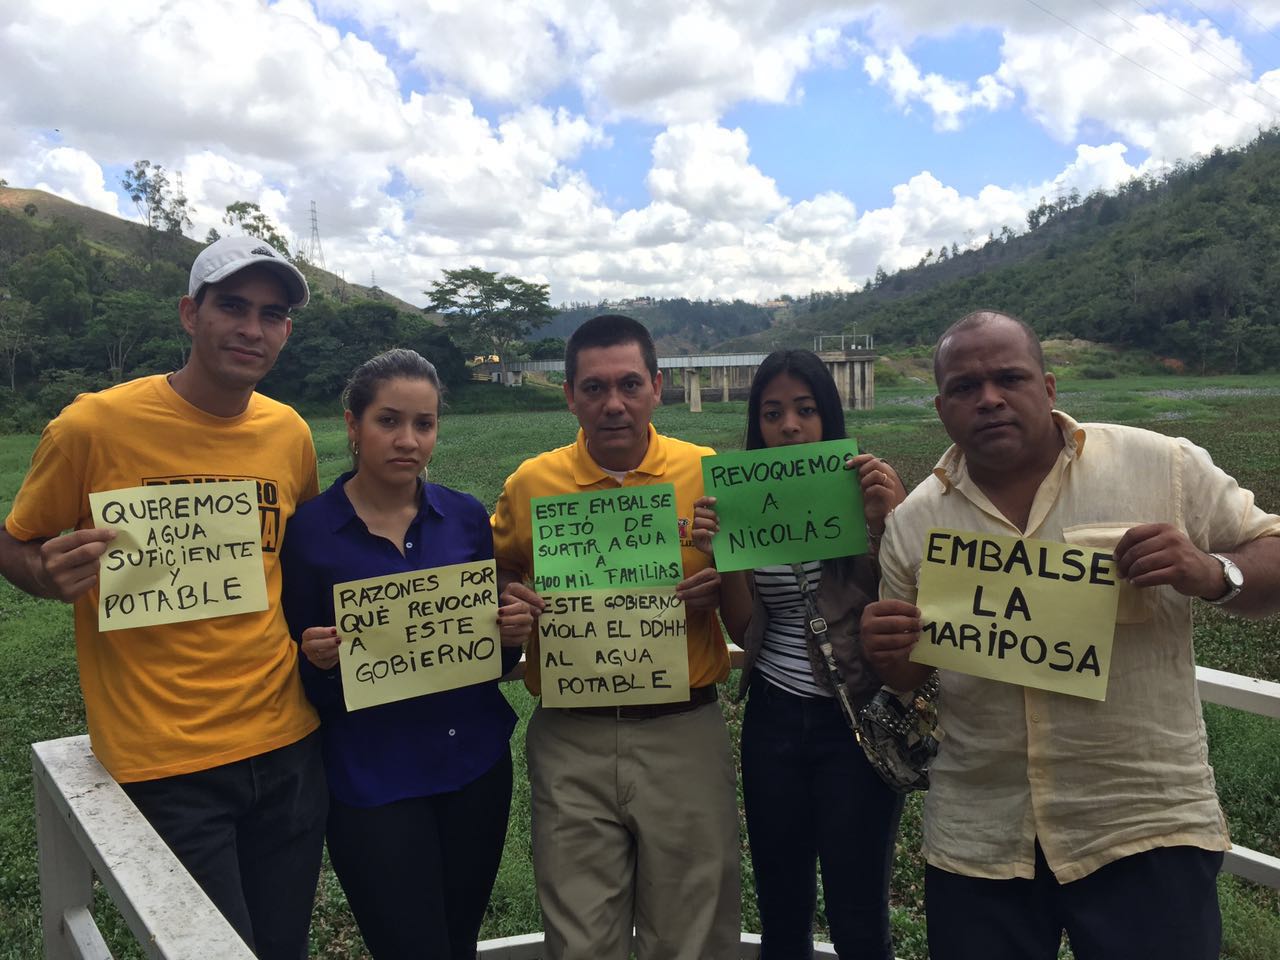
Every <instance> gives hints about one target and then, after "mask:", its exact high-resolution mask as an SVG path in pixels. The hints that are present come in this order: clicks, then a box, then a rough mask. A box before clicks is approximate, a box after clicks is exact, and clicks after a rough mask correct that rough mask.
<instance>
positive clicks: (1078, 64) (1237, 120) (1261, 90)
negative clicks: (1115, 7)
mask: <svg viewBox="0 0 1280 960" xmlns="http://www.w3.org/2000/svg"><path fill="white" fill-rule="evenodd" d="M1133 23H1134V26H1135V28H1136V29H1130V28H1129V27H1128V26H1126V25H1124V24H1122V23H1119V22H1117V21H1110V22H1107V21H1102V20H1099V21H1098V22H1096V23H1093V24H1090V26H1091V31H1090V32H1091V33H1092V34H1093V35H1094V36H1096V37H1098V38H1099V40H1101V41H1103V42H1104V43H1106V44H1107V47H1110V48H1111V49H1107V47H1104V46H1102V45H1100V44H1099V43H1098V42H1095V41H1094V40H1092V39H1090V38H1089V37H1087V36H1084V35H1083V34H1080V33H1075V32H1070V31H1066V32H1055V33H1053V34H1049V33H1044V32H1041V33H1009V34H1006V36H1005V41H1004V45H1003V50H1002V54H1003V58H1004V62H1003V63H1002V64H1001V66H1000V69H999V70H998V71H997V76H998V77H999V78H1000V80H1001V81H1002V82H1004V83H1006V84H1008V85H1009V86H1012V87H1015V88H1017V89H1019V90H1020V91H1021V92H1022V94H1023V96H1024V97H1025V99H1026V105H1027V110H1028V111H1029V112H1030V114H1031V115H1032V117H1034V118H1035V119H1036V120H1037V122H1039V123H1040V124H1042V125H1043V126H1044V127H1045V128H1046V129H1047V130H1048V131H1049V132H1050V133H1051V134H1052V135H1053V136H1055V137H1056V138H1058V139H1059V140H1061V141H1063V142H1069V141H1071V140H1073V139H1074V138H1075V137H1076V136H1077V135H1078V133H1079V131H1080V129H1081V127H1082V126H1083V125H1084V124H1086V123H1089V122H1093V123H1100V124H1102V125H1104V126H1106V127H1107V128H1109V129H1111V130H1114V131H1116V132H1117V133H1118V134H1120V135H1121V136H1123V137H1124V138H1125V139H1126V140H1128V141H1129V142H1130V143H1132V144H1134V145H1135V146H1138V147H1140V148H1142V149H1144V150H1148V151H1151V152H1153V153H1163V154H1166V155H1168V156H1171V157H1179V156H1189V155H1191V154H1194V153H1197V152H1205V151H1207V150H1208V149H1211V148H1212V147H1213V146H1214V145H1216V144H1222V143H1226V144H1233V143H1238V142H1241V140H1242V139H1244V138H1246V137H1248V136H1249V135H1251V134H1252V133H1253V132H1256V130H1257V129H1258V128H1259V127H1260V126H1262V127H1265V126H1268V125H1270V124H1271V123H1273V122H1275V120H1276V118H1277V116H1278V115H1280V90H1276V91H1274V92H1272V93H1268V92H1267V91H1266V89H1265V87H1264V85H1263V83H1260V82H1254V81H1251V80H1248V79H1246V78H1247V77H1248V73H1247V71H1248V69H1249V64H1248V61H1247V60H1246V59H1245V57H1244V56H1243V53H1242V51H1241V50H1240V48H1239V46H1238V44H1237V43H1236V42H1235V41H1234V40H1232V39H1231V38H1228V37H1224V36H1222V35H1221V34H1220V33H1219V32H1218V31H1217V29H1216V28H1215V27H1213V26H1212V25H1211V24H1209V23H1207V22H1199V23H1182V22H1179V21H1177V20H1175V19H1173V18H1172V17H1169V16H1165V15H1159V16H1140V17H1135V18H1134V19H1133ZM1113 51H1114V52H1113ZM1139 64H1140V65H1141V66H1139ZM1242 73H1243V76H1241V74H1242Z"/></svg>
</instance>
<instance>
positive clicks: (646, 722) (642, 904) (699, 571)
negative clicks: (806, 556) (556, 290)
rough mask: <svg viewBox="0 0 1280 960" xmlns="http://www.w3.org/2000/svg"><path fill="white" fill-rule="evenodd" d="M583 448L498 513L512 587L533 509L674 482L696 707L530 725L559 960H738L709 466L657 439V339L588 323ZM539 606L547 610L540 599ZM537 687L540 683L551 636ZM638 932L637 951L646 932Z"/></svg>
mask: <svg viewBox="0 0 1280 960" xmlns="http://www.w3.org/2000/svg"><path fill="white" fill-rule="evenodd" d="M564 393H565V399H566V400H567V401H568V404H569V409H570V410H571V411H572V412H573V413H574V414H575V415H576V416H577V418H578V423H579V425H580V427H581V429H580V430H579V431H578V437H577V441H576V442H575V443H573V444H571V445H569V446H566V447H560V448H559V449H557V450H551V451H548V452H547V453H543V454H541V455H539V456H537V457H533V458H531V459H529V460H526V461H525V462H524V463H523V464H521V465H520V467H519V468H518V469H517V470H516V472H515V473H513V474H512V475H511V476H510V477H509V478H508V479H507V482H506V485H505V486H504V488H503V491H502V494H501V496H500V497H499V498H498V503H497V506H496V508H495V510H494V515H493V549H494V556H495V558H496V559H497V562H498V568H499V573H500V576H501V577H502V578H504V579H505V580H508V581H510V580H527V579H529V578H530V577H532V575H533V543H532V536H533V531H532V526H531V523H530V500H531V499H532V498H533V497H542V496H550V495H554V494H564V493H579V492H584V491H588V490H602V489H611V488H616V487H619V486H622V487H634V486H641V485H644V484H654V483H671V484H674V486H675V491H676V509H677V513H678V515H679V516H680V517H681V518H683V519H682V520H681V523H680V531H679V535H680V545H681V559H682V561H683V565H684V575H685V579H684V580H683V581H682V582H681V583H680V584H679V585H678V586H677V588H676V593H677V595H678V596H679V597H680V598H681V600H682V601H683V602H684V605H685V610H686V617H687V626H688V644H689V686H690V697H689V699H688V700H686V701H683V702H681V703H672V704H658V705H651V706H636V707H582V708H573V709H545V708H543V707H542V706H541V705H539V707H538V708H537V710H535V711H534V714H533V717H532V719H531V720H530V721H529V732H528V742H527V756H528V762H529V783H530V792H531V812H532V821H533V822H532V830H531V839H532V842H533V869H534V876H535V880H536V882H537V887H538V900H539V903H540V904H541V906H542V916H543V926H544V929H545V931H546V956H547V957H549V958H552V960H626V958H627V957H628V956H629V955H630V953H631V952H632V950H633V949H634V953H635V955H636V956H637V957H638V958H639V960H650V958H655V957H663V958H669V960H721V958H724V960H728V958H734V957H737V956H738V951H739V946H738V941H739V921H738V915H739V889H738V888H739V868H738V811H737V802H736V794H735V785H736V780H735V776H734V770H733V762H732V759H731V756H730V749H729V738H728V732H727V729H726V727H725V722H724V716H723V715H722V714H721V712H720V707H719V704H718V703H717V702H716V687H715V684H716V683H717V682H718V681H720V680H723V679H724V678H725V677H726V676H728V673H729V656H728V648H727V647H726V646H725V642H724V638H723V636H722V635H721V633H720V628H719V625H718V624H717V623H716V613H715V611H716V608H717V606H718V605H719V600H720V578H719V574H717V573H716V571H715V569H714V568H713V567H711V566H710V565H709V561H708V560H707V558H706V556H705V555H704V554H703V553H702V552H701V551H699V550H697V549H696V548H695V547H694V545H693V539H692V536H691V531H692V517H693V501H694V500H695V499H697V498H698V497H700V496H702V492H703V490H702V457H704V456H707V455H710V454H712V453H713V452H714V451H712V450H711V449H709V448H707V447H699V446H694V445H693V444H690V443H685V442H683V441H681V440H675V439H673V438H671V437H664V436H662V435H661V434H659V433H658V432H657V431H656V430H654V429H653V426H652V425H651V423H650V422H649V421H650V416H651V415H652V413H653V408H654V407H655V406H656V405H657V404H658V401H659V399H660V398H661V396H662V374H661V373H659V372H658V361H657V357H656V354H655V352H654V347H653V340H652V339H651V338H650V336H649V331H648V330H646V329H645V327H644V326H643V325H642V324H640V323H637V322H636V321H635V320H632V319H630V318H629V317H621V316H600V317H596V318H594V319H592V320H588V321H587V322H586V323H584V324H583V325H582V326H581V327H579V328H578V329H577V331H575V332H574V334H573V335H572V336H571V337H570V338H569V343H568V345H567V347H566V350H565V384H564ZM529 598H530V599H531V601H532V602H533V603H534V604H535V605H537V606H539V607H540V605H541V600H540V598H538V597H537V595H536V594H533V593H532V591H529ZM527 663H528V668H527V673H526V675H525V676H526V683H527V684H528V686H529V690H530V691H531V692H532V693H534V694H537V693H538V692H539V691H540V689H541V687H540V673H539V664H538V644H537V639H536V636H535V639H533V640H531V641H530V645H529V651H528V657H527ZM633 929H634V940H635V942H634V944H633V943H632V936H633V935H632V931H633Z"/></svg>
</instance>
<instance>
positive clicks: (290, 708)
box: [5, 376, 318, 782]
mask: <svg viewBox="0 0 1280 960" xmlns="http://www.w3.org/2000/svg"><path fill="white" fill-rule="evenodd" d="M222 480H254V481H256V482H257V485H258V508H259V513H260V516H261V521H262V551H263V560H264V563H265V564H266V577H267V600H268V606H267V609H266V610H263V611H261V612H259V613H245V614H239V615H236V616H227V617H214V618H211V619H208V620H197V621H192V622H188V623H178V624H168V625H163V626H155V627H140V628H136V629H132V630H113V631H111V632H109V633H100V632H99V631H98V616H97V611H98V590H97V588H96V587H95V588H94V589H93V590H90V591H89V592H88V593H87V594H85V595H84V596H83V597H81V598H80V599H79V600H77V601H76V603H75V624H76V628H75V633H76V658H77V660H78V662H79V666H80V689H81V690H82V691H83V693H84V702H85V712H86V714H87V715H88V721H89V738H90V741H91V742H92V744H93V751H94V753H95V754H97V756H98V759H99V760H100V761H101V762H102V765H103V766H105V767H106V768H107V770H109V771H110V772H111V775H112V776H113V777H115V778H116V780H118V781H121V782H128V781H136V780H153V779H156V778H158V777H167V776H173V775H175V774H181V773H191V772H193V771H196V770H206V769H208V768H210V767H215V766H219V765H221V764H224V763H231V762H233V761H235V760H242V759H244V758H246V757H252V756H256V755H258V754H261V753H265V752H266V751H268V750H274V749H276V748H277V747H282V746H286V745H288V744H290V743H294V742H296V741H297V740H300V739H301V738H302V737H304V736H306V735H307V734H308V733H310V732H311V731H312V730H314V729H315V728H316V726H317V725H318V720H317V719H316V715H315V711H313V710H312V709H311V705H310V704H309V703H308V702H307V699H306V697H305V695H304V694H303V691H302V684H301V682H300V681H299V679H298V663H297V660H298V653H297V646H296V645H295V644H294V643H293V641H292V640H291V639H290V637H289V630H288V627H287V626H286V625H285V620H284V614H283V613H282V611H281V607H280V565H279V556H280V555H279V548H280V542H281V539H282V537H283V536H284V531H285V524H286V523H287V521H288V519H289V517H290V516H292V515H293V512H294V509H295V507H296V506H297V505H298V504H299V503H300V502H301V501H303V500H306V499H307V498H309V497H312V496H314V495H315V494H316V492H317V489H318V484H317V478H316V457H315V447H314V446H313V444H312V441H311V432H310V430H308V428H307V425H306V423H305V421H303V420H302V418H301V417H299V416H298V414H297V413H296V412H295V411H294V410H293V409H292V408H291V407H288V406H286V405H284V404H282V403H277V402H276V401H274V400H271V399H269V398H267V397H264V396H262V395H260V394H257V393H255V394H253V396H252V398H251V399H250V401H249V405H248V407H247V409H246V410H245V412H244V413H242V414H240V415H239V416H237V417H231V418H223V417H215V416H212V415H210V414H208V413H205V412H204V411H202V410H199V409H197V408H196V407H193V406H192V405H191V404H189V403H187V402H186V401H185V400H183V399H182V398H181V397H180V396H178V394H176V393H175V392H174V391H173V388H172V387H170V386H169V384H168V382H167V380H166V378H165V377H163V376H154V377H144V378H142V379H139V380H134V381H131V382H130V383H125V384H121V385H120V386H118V387H112V388H111V389H109V390H104V391H102V392H101V393H93V394H83V395H81V396H80V397H77V398H76V400H75V401H74V402H72V403H71V404H69V405H68V406H67V407H66V409H64V410H63V411H62V413H61V414H59V415H58V417H57V418H56V419H54V420H53V421H52V422H51V423H50V424H49V425H48V426H47V427H45V430H44V434H43V435H42V436H41V438H40V443H39V445H38V446H37V447H36V452H35V454H34V455H33V456H32V459H31V469H30V471H29V472H28V474H27V477H26V480H25V481H24V482H23V485H22V489H21V490H19V491H18V495H17V497H16V498H15V500H14V502H13V509H12V511H11V512H10V513H9V516H8V517H7V518H6V520H5V529H7V530H8V531H9V533H10V534H12V535H13V536H14V537H16V538H17V539H19V540H33V539H37V538H45V537H52V536H57V535H58V534H59V533H61V532H62V531H64V530H67V529H70V528H75V529H82V528H85V527H90V526H92V525H93V523H92V516H91V513H90V510H89V494H90V493H93V492H97V491H100V490H117V489H120V488H122V487H136V486H142V485H146V484H158V483H210V482H216V481H222Z"/></svg>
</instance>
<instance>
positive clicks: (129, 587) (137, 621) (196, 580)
mask: <svg viewBox="0 0 1280 960" xmlns="http://www.w3.org/2000/svg"><path fill="white" fill-rule="evenodd" d="M89 505H90V507H91V508H92V510H93V519H94V524H95V526H96V527H99V528H107V529H111V530H114V531H115V536H114V537H113V538H112V539H111V540H110V541H109V542H107V543H106V547H105V550H104V551H103V552H102V553H101V554H100V556H99V557H98V563H99V574H98V575H99V579H100V590H99V592H98V623H99V629H101V630H103V631H106V630H123V629H126V628H128V627H142V626H151V625H156V624H166V623H185V622H188V621H191V620H205V619H208V618H209V617H223V616H230V615H232V614H237V613H251V612H254V611H257V610H265V609H266V608H267V584H266V574H265V571H264V569H263V565H262V533H261V522H260V519H259V513H258V494H257V486H256V484H255V483H254V482H253V481H252V480H233V481H226V482H222V483H211V484H201V485H194V484H192V485H177V484H175V485H164V486H159V485H158V486H142V487H129V488H126V489H123V490H111V491H105V492H99V493H91V494H90V495H89ZM86 546H87V545H86ZM79 549H80V550H82V551H83V550H85V546H81V547H80V548H79ZM90 552H96V551H87V552H86V553H85V556H86V559H87V558H88V555H89V553H90ZM82 569H83V570H84V572H86V573H87V571H88V564H87V563H86V564H82ZM85 581H89V582H90V584H91V580H90V578H88V577H82V578H81V584H80V585H81V586H83V585H84V582H85ZM73 589H79V587H76V586H75V585H74V584H73ZM85 589H88V588H87V587H85ZM79 592H81V593H82V592H84V590H80V591H79Z"/></svg>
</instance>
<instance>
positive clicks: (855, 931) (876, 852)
mask: <svg viewBox="0 0 1280 960" xmlns="http://www.w3.org/2000/svg"><path fill="white" fill-rule="evenodd" d="M742 792H743V799H744V802H745V805H746V813H747V835H748V839H749V840H750V843H751V864H752V867H753V869H754V871H755V881H756V897H757V900H758V902H759V905H760V926H761V931H762V932H761V949H760V956H761V960H790V958H804V960H809V958H810V957H811V956H812V955H813V914H814V908H815V905H816V901H817V879H816V866H817V863H818V862H819V861H821V863H822V890H823V895H824V899H825V901H826V914H827V925H828V927H829V928H830V930H831V940H832V942H833V944H834V945H835V948H836V952H837V953H838V954H839V956H841V957H842V958H845V960H893V947H892V944H891V942H890V937H889V874H890V872H891V871H892V869H893V844H894V837H895V836H896V834H897V832H898V819H899V817H900V816H901V814H902V802H903V801H902V797H900V796H899V795H898V794H896V793H894V792H893V791H892V790H890V789H889V788H888V787H887V786H885V785H884V783H883V781H881V779H880V777H879V776H878V775H877V774H876V772H875V770H874V769H873V768H872V767H871V765H870V764H869V763H868V762H867V759H866V757H865V756H864V755H863V753H862V748H861V747H859V746H858V743H857V740H855V739H854V735H853V731H852V730H850V729H849V725H848V724H847V723H846V722H845V719H844V717H843V715H842V714H841V712H840V707H839V705H838V704H837V703H836V702H835V701H834V700H833V699H830V698H827V697H799V696H795V695H793V694H790V693H786V692H785V691H783V690H781V689H779V688H778V687H776V686H774V685H773V684H772V683H770V682H769V681H767V680H765V679H764V677H762V676H760V675H759V674H757V675H755V676H754V677H752V679H751V689H750V694H749V699H748V700H747V711H746V717H745V718H744V720H743V723H742Z"/></svg>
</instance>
